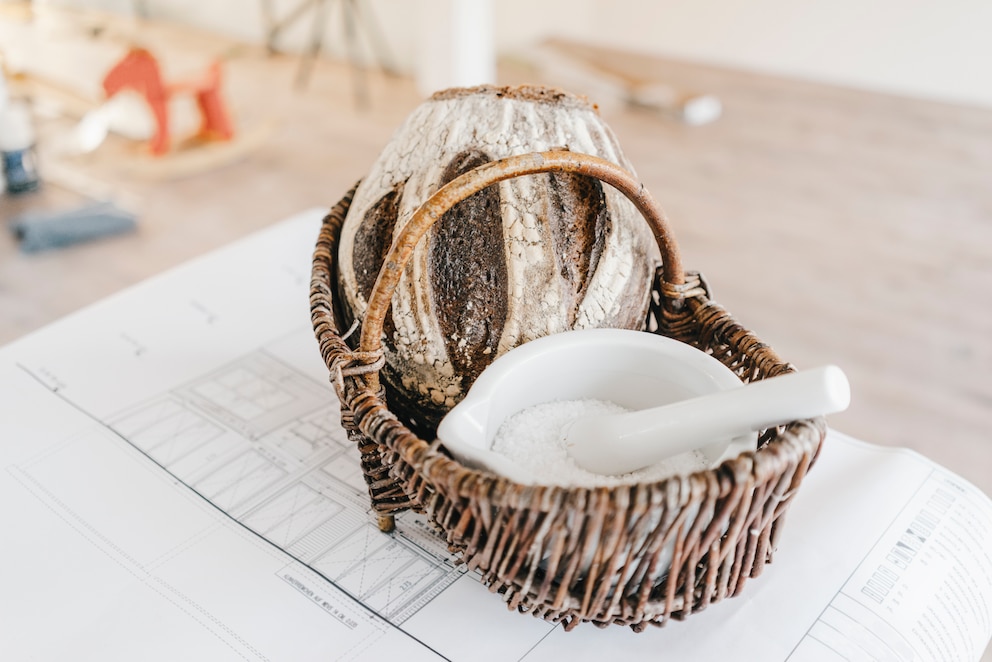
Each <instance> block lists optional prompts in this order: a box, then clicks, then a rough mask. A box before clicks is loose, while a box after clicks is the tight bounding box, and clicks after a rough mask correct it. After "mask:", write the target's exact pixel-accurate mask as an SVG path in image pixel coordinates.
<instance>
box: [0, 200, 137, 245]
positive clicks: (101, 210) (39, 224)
mask: <svg viewBox="0 0 992 662" xmlns="http://www.w3.org/2000/svg"><path fill="white" fill-rule="evenodd" d="M135 218H136V217H135V215H134V214H132V213H130V212H127V211H124V210H123V209H120V208H119V207H117V206H115V205H114V204H113V203H110V202H101V203H97V204H90V205H86V206H83V207H79V208H76V209H70V210H68V211H56V212H37V211H29V212H25V213H23V214H21V215H20V216H17V217H16V218H14V219H13V221H12V222H11V230H12V231H13V233H14V236H16V237H17V239H18V240H19V241H20V244H21V250H22V251H24V252H25V253H36V252H38V251H44V250H49V249H52V248H61V247H62V246H69V245H71V244H78V243H80V242H84V241H89V240H91V239H96V238H98V237H105V236H108V235H114V234H120V233H122V232H130V231H132V230H134V229H135V228H136V227H137V223H136V222H135Z"/></svg>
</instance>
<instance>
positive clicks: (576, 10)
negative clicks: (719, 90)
mask: <svg viewBox="0 0 992 662" xmlns="http://www.w3.org/2000/svg"><path fill="white" fill-rule="evenodd" d="M51 1H54V2H59V3H62V4H73V5H87V6H96V7H105V8H112V9H116V10H118V11H125V12H126V11H130V9H131V8H132V7H133V3H132V1H131V0H51ZM300 1H301V0H275V1H274V4H275V5H276V7H277V8H278V9H279V11H282V12H285V11H287V10H288V9H289V8H290V7H292V6H295V5H296V4H297V3H298V2H300ZM366 1H367V3H368V4H369V5H370V7H371V9H372V11H373V13H374V15H375V17H376V19H377V23H378V24H379V25H380V26H381V27H382V28H383V31H384V32H385V33H386V35H387V39H388V41H389V45H390V49H391V50H392V51H393V53H394V54H395V56H396V59H397V60H398V62H399V64H400V65H401V68H403V69H405V70H407V71H413V70H414V69H415V61H416V59H417V57H418V51H419V49H420V47H419V46H418V44H419V43H420V41H421V40H422V39H423V38H424V37H425V36H426V35H427V34H428V33H429V32H430V29H431V25H432V22H431V21H432V18H431V17H432V13H433V14H436V13H437V12H439V11H442V10H443V8H444V7H445V6H446V5H447V4H448V2H449V0H366ZM145 4H146V6H147V7H148V8H149V10H150V12H151V13H152V15H153V16H160V17H165V18H171V19H176V20H183V21H188V22H190V23H192V24H196V25H200V26H204V27H209V28H211V29H214V30H218V31H221V32H224V33H227V34H230V35H234V36H238V37H242V38H247V39H255V40H259V39H261V38H262V35H263V27H264V21H263V19H262V12H261V0H145ZM328 6H329V7H331V12H330V13H331V14H332V15H331V16H330V18H329V19H328V22H327V27H326V31H325V48H326V50H327V51H328V52H331V53H336V54H343V53H344V50H343V34H344V33H343V27H342V25H341V22H340V16H339V11H338V7H337V3H336V2H333V1H331V0H329V2H328ZM492 6H493V15H494V38H495V39H494V41H495V45H496V48H497V51H498V52H500V53H501V54H508V53H511V54H512V53H514V52H517V51H521V50H524V49H525V48H526V47H527V46H529V45H531V44H533V43H535V42H537V41H539V40H540V39H542V38H544V37H548V36H567V37H572V38H578V39H585V40H588V41H591V42H595V43H599V44H603V45H607V46H614V47H620V48H627V49H631V50H636V51H641V52H648V53H657V54H661V55H668V56H672V57H676V58H680V59H686V60H695V61H699V62H707V63H712V64H718V65H725V66H731V67H735V68H740V69H745V70H754V71H761V72H768V73H776V74H784V75H788V76H793V77H799V78H805V79H811V80H818V81H826V82H832V83H838V84H841V85H848V86H854V87H861V88H867V89H874V90H880V91H886V92H893V93H897V94H903V95H908V96H916V97H922V98H931V99H937V100H945V101H952V102H960V103H966V104H975V105H982V106H988V107H992V1H990V0H940V1H939V2H938V1H936V0H692V1H691V2H686V1H685V0H492ZM309 29H310V23H309V19H307V20H305V21H304V22H303V23H302V24H301V25H299V26H298V27H297V28H296V29H295V30H293V31H291V32H289V33H287V35H286V36H287V40H286V43H287V46H289V47H291V48H292V47H298V46H300V45H301V44H302V43H304V42H305V40H306V39H307V37H308V35H309ZM366 52H368V51H367V50H366Z"/></svg>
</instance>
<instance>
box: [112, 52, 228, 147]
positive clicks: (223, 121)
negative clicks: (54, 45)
mask: <svg viewBox="0 0 992 662" xmlns="http://www.w3.org/2000/svg"><path fill="white" fill-rule="evenodd" d="M220 82H221V67H220V62H218V61H215V62H213V63H212V64H211V65H210V66H209V67H208V68H207V70H206V71H205V72H204V73H203V75H201V76H199V77H197V78H192V79H188V80H183V81H177V82H174V83H170V84H166V83H165V81H163V80H162V74H161V72H160V70H159V66H158V61H157V60H156V59H155V56H153V55H152V54H151V53H150V52H148V51H147V50H145V49H144V48H132V49H131V50H130V51H128V53H127V55H125V56H124V59H122V60H121V61H120V62H118V63H117V64H116V65H114V67H113V68H111V70H110V71H109V72H108V73H107V75H106V76H105V77H104V79H103V90H104V92H105V93H106V95H107V98H108V99H109V98H110V97H112V96H114V95H115V94H117V93H118V92H120V91H121V90H123V89H132V90H134V91H136V92H137V93H138V94H140V95H142V96H143V97H145V99H146V100H147V102H148V106H149V107H150V108H151V111H152V116H153V117H154V119H155V134H154V135H153V136H152V138H151V142H150V144H149V149H150V150H151V153H152V154H154V155H155V156H161V155H162V154H165V153H166V152H168V151H169V143H170V137H169V99H170V98H172V97H173V96H174V95H177V94H193V95H195V96H196V105H197V107H198V108H199V110H200V130H199V132H198V133H197V136H196V137H197V138H199V139H202V140H230V139H231V138H233V137H234V129H233V128H232V126H231V122H230V119H229V117H228V114H227V109H226V108H225V106H224V100H223V98H222V97H221V94H220Z"/></svg>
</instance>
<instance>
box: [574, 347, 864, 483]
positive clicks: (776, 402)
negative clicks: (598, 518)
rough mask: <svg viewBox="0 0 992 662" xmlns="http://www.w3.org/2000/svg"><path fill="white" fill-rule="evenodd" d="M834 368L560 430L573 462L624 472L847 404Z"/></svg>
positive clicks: (844, 385)
mask: <svg viewBox="0 0 992 662" xmlns="http://www.w3.org/2000/svg"><path fill="white" fill-rule="evenodd" d="M850 401H851V388H850V385H849V384H848V381H847V377H846V376H845V375H844V372H843V371H842V370H841V369H840V368H838V367H837V366H826V367H823V368H817V369H815V370H808V371H804V372H794V373H789V374H786V375H782V376H779V377H773V378H770V379H763V380H760V381H757V382H752V383H750V384H747V385H742V386H741V387H740V388H733V389H729V390H725V391H718V392H715V393H711V394H708V395H703V396H699V397H696V398H691V399H689V400H683V401H681V402H675V403H672V404H668V405H662V406H660V407H654V408H651V409H643V410H640V411H633V412H626V413H622V414H606V415H600V416H585V417H582V418H579V419H576V420H575V421H574V422H572V423H571V424H570V425H568V426H567V428H566V429H565V430H564V431H563V432H564V437H565V446H566V448H567V449H568V452H569V454H570V455H571V456H572V458H573V459H574V460H575V462H576V464H578V465H579V466H580V467H582V468H583V469H585V470H587V471H591V472H593V473H598V474H624V473H628V472H630V471H636V470H637V469H643V468H644V467H648V466H651V465H652V464H655V463H656V462H660V461H661V460H664V459H665V458H668V457H672V456H674V455H678V454H679V453H684V452H686V451H689V450H694V449H696V448H700V447H702V446H706V445H708V444H712V443H714V442H715V441H719V440H721V439H731V438H733V437H737V436H740V435H742V434H747V433H748V432H753V431H756V430H761V429H764V428H769V427H774V426H776V425H783V424H785V423H788V422H789V421H796V420H801V419H805V418H813V417H814V416H821V415H826V414H832V413H835V412H838V411H843V410H844V409H847V406H848V404H850Z"/></svg>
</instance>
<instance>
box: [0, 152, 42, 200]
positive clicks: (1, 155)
mask: <svg viewBox="0 0 992 662" xmlns="http://www.w3.org/2000/svg"><path fill="white" fill-rule="evenodd" d="M0 164H2V168H3V176H4V179H5V180H6V184H7V192H8V193H12V194H14V193H27V192H28V191H34V190H35V189H37V188H38V185H39V184H40V182H41V180H39V179H38V169H37V168H36V167H35V156H34V150H33V148H28V149H16V150H12V151H10V152H0Z"/></svg>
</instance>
